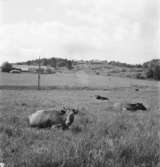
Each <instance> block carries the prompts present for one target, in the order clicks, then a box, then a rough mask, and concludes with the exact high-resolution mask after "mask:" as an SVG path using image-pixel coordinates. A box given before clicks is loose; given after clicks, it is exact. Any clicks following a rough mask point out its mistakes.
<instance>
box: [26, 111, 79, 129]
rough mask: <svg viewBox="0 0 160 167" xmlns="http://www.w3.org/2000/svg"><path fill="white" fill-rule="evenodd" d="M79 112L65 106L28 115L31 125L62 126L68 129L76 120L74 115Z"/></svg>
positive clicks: (44, 126)
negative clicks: (60, 108)
mask: <svg viewBox="0 0 160 167" xmlns="http://www.w3.org/2000/svg"><path fill="white" fill-rule="evenodd" d="M75 114H78V111H77V110H75V109H70V108H67V109H66V108H64V109H62V110H60V111H57V110H39V111H36V112H35V113H33V114H31V115H30V116H29V117H28V120H29V125H30V126H31V127H38V128H49V127H52V126H53V127H61V128H62V129H67V128H69V126H71V124H72V123H73V121H74V115H75Z"/></svg>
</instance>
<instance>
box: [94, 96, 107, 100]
mask: <svg viewBox="0 0 160 167" xmlns="http://www.w3.org/2000/svg"><path fill="white" fill-rule="evenodd" d="M96 99H97V100H109V98H108V97H104V96H100V95H96Z"/></svg>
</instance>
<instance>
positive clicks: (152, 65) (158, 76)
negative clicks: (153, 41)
mask: <svg viewBox="0 0 160 167" xmlns="http://www.w3.org/2000/svg"><path fill="white" fill-rule="evenodd" d="M144 68H145V71H146V77H147V78H151V79H155V80H160V62H159V61H158V60H157V61H155V60H154V61H151V62H149V63H147V64H144Z"/></svg>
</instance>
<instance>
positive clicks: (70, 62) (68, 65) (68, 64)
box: [67, 60, 73, 70]
mask: <svg viewBox="0 0 160 167" xmlns="http://www.w3.org/2000/svg"><path fill="white" fill-rule="evenodd" d="M67 67H68V69H69V70H72V69H73V66H72V61H70V60H69V61H67Z"/></svg>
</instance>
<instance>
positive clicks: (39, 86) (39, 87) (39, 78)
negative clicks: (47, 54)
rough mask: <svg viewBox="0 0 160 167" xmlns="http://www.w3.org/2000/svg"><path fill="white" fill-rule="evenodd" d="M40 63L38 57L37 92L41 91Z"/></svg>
mask: <svg viewBox="0 0 160 167" xmlns="http://www.w3.org/2000/svg"><path fill="white" fill-rule="evenodd" d="M40 70H41V63H40V56H39V60H38V90H40V89H41V85H40V80H41V72H40Z"/></svg>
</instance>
